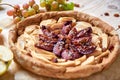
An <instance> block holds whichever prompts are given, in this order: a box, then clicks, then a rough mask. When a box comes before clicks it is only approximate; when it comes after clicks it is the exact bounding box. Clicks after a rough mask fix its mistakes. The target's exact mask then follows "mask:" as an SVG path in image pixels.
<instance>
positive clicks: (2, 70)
mask: <svg viewBox="0 0 120 80" xmlns="http://www.w3.org/2000/svg"><path fill="white" fill-rule="evenodd" d="M6 71H7V66H6V64H5V63H4V62H3V61H0V75H2V74H4V73H5V72H6Z"/></svg>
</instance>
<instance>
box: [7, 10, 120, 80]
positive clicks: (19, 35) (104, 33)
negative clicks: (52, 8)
mask: <svg viewBox="0 0 120 80" xmlns="http://www.w3.org/2000/svg"><path fill="white" fill-rule="evenodd" d="M9 44H10V48H11V50H12V51H13V53H14V59H15V61H16V62H17V63H19V64H20V65H21V66H22V67H23V68H25V69H27V70H29V71H31V72H33V73H35V74H38V75H42V76H47V77H53V78H65V79H69V78H82V77H87V76H90V75H91V74H93V73H96V72H100V71H102V70H104V69H106V68H108V67H109V66H110V65H111V64H112V63H113V61H114V60H115V59H116V57H117V56H118V52H119V37H118V35H117V33H116V32H115V30H114V28H113V27H111V26H110V25H108V24H107V23H105V22H103V21H102V20H100V19H98V18H96V17H93V16H90V15H88V14H85V13H82V12H77V11H61V12H45V13H40V14H37V15H34V16H32V17H29V18H26V19H24V20H23V21H21V22H19V23H18V24H17V25H16V26H15V27H14V28H12V29H11V30H10V34H9Z"/></svg>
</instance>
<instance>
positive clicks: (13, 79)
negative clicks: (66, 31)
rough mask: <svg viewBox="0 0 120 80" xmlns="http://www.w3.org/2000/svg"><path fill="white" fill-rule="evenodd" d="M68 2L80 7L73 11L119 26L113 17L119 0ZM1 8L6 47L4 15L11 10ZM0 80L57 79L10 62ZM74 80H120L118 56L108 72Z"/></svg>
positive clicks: (119, 7) (119, 8) (17, 1)
mask: <svg viewBox="0 0 120 80" xmlns="http://www.w3.org/2000/svg"><path fill="white" fill-rule="evenodd" d="M69 1H72V2H75V3H79V4H80V6H81V7H80V8H75V10H78V11H82V12H85V13H88V14H90V15H93V16H96V17H99V18H100V19H102V20H103V21H105V22H107V23H108V24H110V25H112V26H113V27H114V28H115V29H117V28H118V25H120V17H114V14H115V13H118V14H119V15H120V0H69ZM3 2H7V3H10V4H20V5H21V4H23V3H25V2H28V0H3ZM36 2H37V3H39V0H36ZM3 8H4V10H0V26H2V27H3V28H4V30H3V32H2V34H3V35H4V39H5V45H7V46H8V44H7V36H8V34H6V33H8V31H9V29H8V27H9V25H8V24H7V23H9V22H10V21H11V19H10V17H8V16H7V15H6V11H7V10H9V9H11V8H10V7H8V6H3ZM105 12H108V13H109V16H105V15H104V13H105ZM6 26H7V27H6ZM117 32H118V34H120V30H118V31H117ZM0 80H58V79H53V78H46V77H42V76H37V75H35V74H32V73H30V72H28V71H26V70H24V69H22V68H21V67H20V66H19V65H17V64H16V63H14V62H12V64H11V65H10V67H9V70H8V72H7V73H6V74H5V75H3V76H0ZM62 80H63V79H62ZM76 80H120V56H119V57H118V58H117V60H116V61H115V62H114V63H113V64H112V65H111V66H110V68H109V69H108V70H105V71H103V72H100V73H96V74H94V75H92V76H90V77H87V78H84V79H76Z"/></svg>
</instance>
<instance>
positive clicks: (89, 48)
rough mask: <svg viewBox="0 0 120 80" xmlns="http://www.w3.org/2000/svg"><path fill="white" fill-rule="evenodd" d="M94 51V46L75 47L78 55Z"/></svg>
mask: <svg viewBox="0 0 120 80" xmlns="http://www.w3.org/2000/svg"><path fill="white" fill-rule="evenodd" d="M95 49H96V46H84V47H82V46H77V50H78V52H79V53H80V54H90V53H92V52H94V50H95Z"/></svg>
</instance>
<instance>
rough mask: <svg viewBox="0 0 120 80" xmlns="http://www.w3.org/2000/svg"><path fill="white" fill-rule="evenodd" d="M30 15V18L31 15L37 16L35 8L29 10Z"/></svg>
mask: <svg viewBox="0 0 120 80" xmlns="http://www.w3.org/2000/svg"><path fill="white" fill-rule="evenodd" d="M28 14H29V16H31V15H34V14H36V12H35V10H34V9H33V8H30V9H29V10H28Z"/></svg>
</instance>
